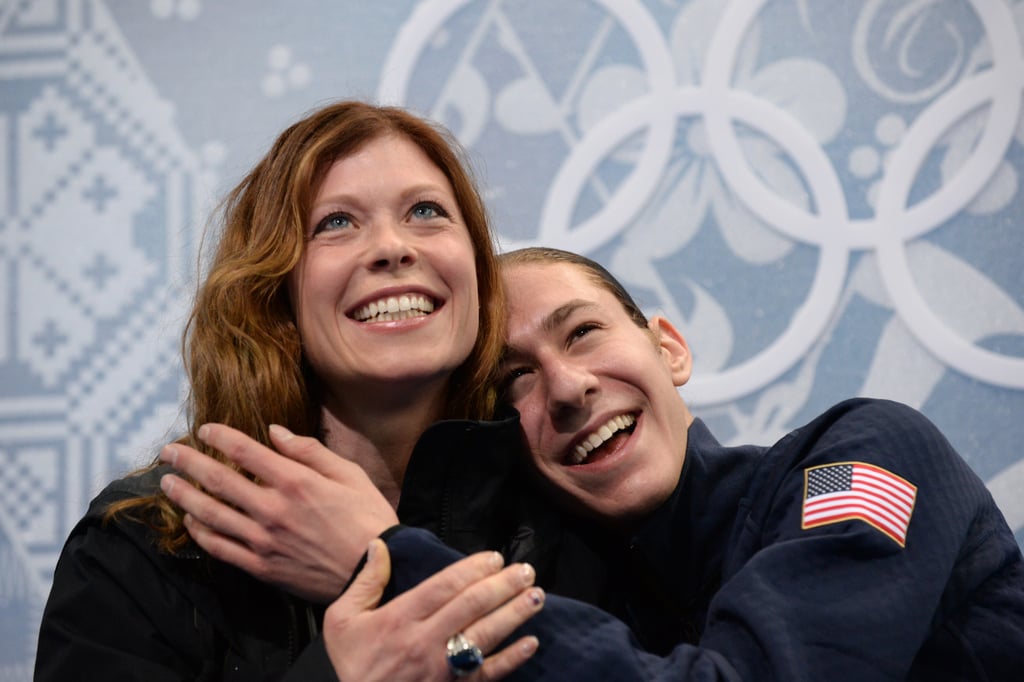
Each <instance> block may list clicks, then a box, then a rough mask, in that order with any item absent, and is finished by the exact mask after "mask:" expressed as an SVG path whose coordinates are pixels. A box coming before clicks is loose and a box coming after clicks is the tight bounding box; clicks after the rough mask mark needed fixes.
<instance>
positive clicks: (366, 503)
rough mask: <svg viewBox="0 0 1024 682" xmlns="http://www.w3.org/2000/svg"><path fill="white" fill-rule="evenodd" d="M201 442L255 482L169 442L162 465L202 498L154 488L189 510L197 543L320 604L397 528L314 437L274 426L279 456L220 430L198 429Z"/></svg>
mask: <svg viewBox="0 0 1024 682" xmlns="http://www.w3.org/2000/svg"><path fill="white" fill-rule="evenodd" d="M199 436H200V438H202V440H203V441H204V442H205V443H207V444H208V445H210V446H211V447H213V448H215V449H217V450H219V451H220V452H221V453H223V454H224V456H225V457H227V458H228V459H229V460H231V461H232V462H234V463H235V464H237V465H238V466H239V467H241V468H242V469H243V470H245V471H247V472H249V473H251V474H252V475H254V476H255V477H256V478H257V480H258V481H259V483H256V482H254V481H252V480H250V479H249V478H247V477H245V476H244V475H242V474H241V473H238V472H236V471H234V470H232V469H231V468H230V467H228V466H225V465H224V464H222V463H221V462H218V461H217V460H215V459H213V458H212V457H208V456H207V455H205V454H203V453H201V452H199V451H198V450H195V449H193V448H191V447H188V446H187V445H182V444H180V443H175V444H172V445H168V446H166V447H165V448H164V449H163V450H162V451H161V453H160V459H161V460H162V461H164V462H167V463H168V464H170V465H171V466H173V467H174V468H175V469H177V470H178V471H181V472H182V473H184V474H186V475H187V476H189V477H190V478H192V480H194V481H196V482H197V483H198V484H199V485H201V486H202V487H203V488H204V490H205V491H207V492H203V491H200V490H198V489H197V488H196V487H195V486H192V485H190V484H188V483H187V482H186V481H184V480H183V479H181V478H179V477H178V476H175V475H174V474H167V475H166V476H164V477H163V479H162V480H161V482H160V486H161V488H163V490H164V493H165V494H166V495H167V496H168V497H169V498H170V499H171V500H172V501H173V502H174V503H175V504H177V505H179V506H180V507H181V508H182V509H183V510H184V511H185V512H186V516H185V525H186V527H187V528H188V531H189V533H190V534H191V535H192V537H193V539H195V541H196V543H198V544H199V546H200V547H202V548H203V549H204V550H206V551H207V552H209V554H210V555H211V556H213V557H215V558H217V559H220V560H221V561H224V562H226V563H229V564H233V565H234V566H237V567H238V568H241V569H242V570H244V571H246V572H247V573H250V574H251V575H253V576H254V577H256V578H258V579H260V580H263V581H265V582H269V583H272V584H275V585H279V586H281V587H283V588H285V589H287V590H288V591H290V592H292V593H293V594H295V595H298V596H300V597H302V598H304V599H307V600H310V601H315V602H319V603H327V602H329V601H330V600H332V599H334V598H335V597H337V596H338V595H339V594H340V593H341V590H342V589H343V588H344V586H345V585H346V584H347V583H348V580H349V578H350V576H351V575H352V572H353V571H354V570H355V567H356V565H357V564H358V562H359V560H360V558H362V555H363V552H364V550H365V549H366V547H367V544H368V543H369V542H370V540H371V539H373V538H376V537H377V536H378V535H380V534H381V533H382V532H384V531H385V530H387V529H388V528H390V527H391V526H393V525H395V524H397V523H398V517H397V515H396V514H395V511H394V509H393V508H392V507H391V505H390V504H389V503H388V501H387V500H386V499H385V498H384V496H383V495H382V494H381V493H380V491H378V490H377V488H376V487H375V486H374V485H373V483H372V482H371V481H370V479H369V477H368V476H367V475H366V472H364V471H363V469H362V468H361V467H360V466H358V465H357V464H354V463H353V462H349V461H348V460H346V459H344V458H343V457H339V456H338V455H337V454H335V453H333V452H331V451H330V450H328V449H327V448H326V447H325V446H324V445H323V444H322V443H320V442H319V441H317V440H316V439H314V438H307V437H301V436H295V435H294V434H292V433H291V432H289V431H288V430H287V429H284V428H283V427H280V426H271V428H270V437H271V441H272V442H273V444H274V446H275V447H277V449H278V450H279V451H280V454H279V453H278V452H275V451H274V450H271V449H270V448H267V447H265V446H263V445H261V444H260V443H258V442H257V441H255V440H253V439H252V438H250V437H249V436H247V435H245V434H243V433H242V432H240V431H237V430H235V429H232V428H230V427H228V426H224V425H222V424H206V425H204V426H203V427H202V428H201V429H200V430H199ZM207 493H209V494H207Z"/></svg>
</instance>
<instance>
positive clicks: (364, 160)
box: [288, 135, 480, 502]
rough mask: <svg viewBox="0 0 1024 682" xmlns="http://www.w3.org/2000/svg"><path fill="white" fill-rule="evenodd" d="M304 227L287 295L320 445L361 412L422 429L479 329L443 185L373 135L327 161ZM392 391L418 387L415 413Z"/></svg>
mask: <svg viewBox="0 0 1024 682" xmlns="http://www.w3.org/2000/svg"><path fill="white" fill-rule="evenodd" d="M306 234H307V239H308V241H307V243H306V248H305V249H304V250H303V253H302V257H301V258H300V259H299V262H298V264H297V265H296V266H295V268H294V269H293V270H292V271H291V273H290V274H289V276H288V291H289V298H290V300H291V301H292V305H293V309H294V312H295V319H296V325H297V327H298V331H299V336H300V337H301V338H302V340H303V349H304V353H305V359H306V361H307V362H308V363H309V366H310V368H311V369H312V371H313V374H314V375H315V376H316V377H318V378H319V383H320V384H321V385H322V386H323V389H324V393H323V401H324V408H325V409H324V413H323V415H324V419H323V421H322V422H321V425H322V427H323V428H324V431H325V433H326V436H327V439H328V445H330V441H331V440H332V439H333V438H335V437H338V434H337V432H338V431H344V430H346V429H351V428H353V426H354V425H358V426H357V428H363V427H362V425H361V422H362V416H363V415H366V416H368V417H370V418H372V419H373V420H375V421H377V422H378V423H379V420H380V418H381V413H387V414H388V415H389V417H392V416H393V417H394V418H395V419H401V420H402V421H403V422H411V423H413V424H418V425H420V426H419V431H420V432H422V429H423V428H425V427H426V425H428V424H429V423H430V422H432V421H434V419H436V418H437V416H438V406H439V405H441V404H443V401H444V395H445V393H446V391H447V383H448V379H449V376H450V375H451V373H452V372H453V371H455V370H456V369H457V368H458V367H459V366H460V365H461V364H462V363H464V362H465V361H466V358H467V357H469V355H470V352H471V351H472V349H473V346H474V344H475V342H476V338H477V330H478V328H479V326H480V325H479V319H478V318H479V312H480V298H479V295H478V293H477V282H476V268H475V264H474V258H473V251H474V249H473V243H472V240H471V239H470V234H469V230H468V229H467V227H466V224H465V220H464V219H463V217H462V212H461V211H460V210H459V203H458V201H456V198H455V193H454V191H453V190H452V185H451V182H449V181H448V178H447V177H446V176H445V174H444V173H443V172H442V171H441V169H440V168H438V167H437V165H435V164H434V163H433V162H431V161H430V159H429V158H428V157H427V155H426V154H425V153H424V152H423V151H422V149H421V148H420V147H418V146H417V145H416V144H414V143H412V142H411V141H409V140H408V139H407V138H405V137H402V136H397V135H387V136H383V137H379V138H377V139H374V140H372V141H370V142H368V143H367V144H366V145H365V146H363V147H362V148H360V149H359V151H357V152H355V153H353V154H351V155H349V156H346V157H344V158H341V159H339V160H337V161H335V162H334V163H333V164H332V165H331V167H330V169H329V170H328V171H327V174H326V176H325V177H324V180H323V182H322V183H321V185H320V189H319V191H318V193H317V196H316V198H315V199H314V200H313V207H312V210H311V212H310V221H309V225H308V226H307V232H306ZM400 392H401V393H403V394H407V395H409V394H411V395H417V394H421V395H422V396H423V397H422V398H421V399H418V400H417V401H416V403H415V404H414V407H413V409H419V410H421V411H422V412H421V413H409V412H407V411H406V412H402V413H399V412H392V411H390V410H387V409H386V408H385V407H384V406H385V405H387V404H388V403H391V402H393V401H394V396H395V395H396V394H399V393H400ZM407 392H408V393H407ZM373 401H380V402H381V403H383V405H382V406H381V407H379V408H378V407H373V406H371V405H370V403H371V402H373ZM418 436H419V433H416V434H415V437H418ZM413 442H415V440H413ZM411 445H412V443H410V444H409V445H408V446H407V449H408V451H409V452H411V451H412V448H411ZM394 492H395V493H396V497H395V502H397V492H398V491H397V489H394Z"/></svg>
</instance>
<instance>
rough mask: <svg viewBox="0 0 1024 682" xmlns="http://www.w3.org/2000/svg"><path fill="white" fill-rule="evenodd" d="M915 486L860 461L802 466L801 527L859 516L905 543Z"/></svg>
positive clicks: (915, 497)
mask: <svg viewBox="0 0 1024 682" xmlns="http://www.w3.org/2000/svg"><path fill="white" fill-rule="evenodd" d="M916 499H917V486H915V485H913V484H912V483H909V482H908V481H906V480H904V479H902V478H900V477H899V476H897V475H896V474H894V473H892V472H890V471H886V470H885V469H883V468H882V467H878V466H875V465H874V464H865V463H864V462H840V463H838V464H824V465H821V466H816V467H809V468H807V469H805V470H804V511H803V514H802V516H801V520H800V523H801V528H804V529H807V528H816V527H818V526H826V525H828V524H830V523H838V522H840V521H847V520H850V519H859V520H861V521H864V522H866V523H869V524H871V525H872V526H874V527H875V528H877V529H878V530H880V531H882V532H883V533H885V534H886V535H888V536H889V537H890V538H892V539H893V540H895V541H896V542H897V543H899V545H900V547H903V546H905V545H906V541H907V527H908V526H909V525H910V515H911V514H913V512H914V502H915V500H916Z"/></svg>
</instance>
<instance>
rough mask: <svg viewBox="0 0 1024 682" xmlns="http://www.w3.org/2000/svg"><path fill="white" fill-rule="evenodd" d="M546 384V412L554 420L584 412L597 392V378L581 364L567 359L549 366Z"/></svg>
mask: <svg viewBox="0 0 1024 682" xmlns="http://www.w3.org/2000/svg"><path fill="white" fill-rule="evenodd" d="M547 383H548V411H549V412H550V413H551V415H552V418H554V419H556V420H565V419H569V418H571V417H572V416H574V415H578V414H579V413H580V412H581V411H585V410H586V408H587V407H589V406H590V403H591V401H592V400H593V398H594V396H596V395H597V391H598V381H597V377H596V376H594V374H593V373H592V372H590V371H589V370H588V369H587V368H586V367H584V366H583V365H582V364H580V363H577V362H574V361H572V360H567V359H560V360H557V361H555V362H553V363H551V364H550V365H549V367H548V369H547Z"/></svg>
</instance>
